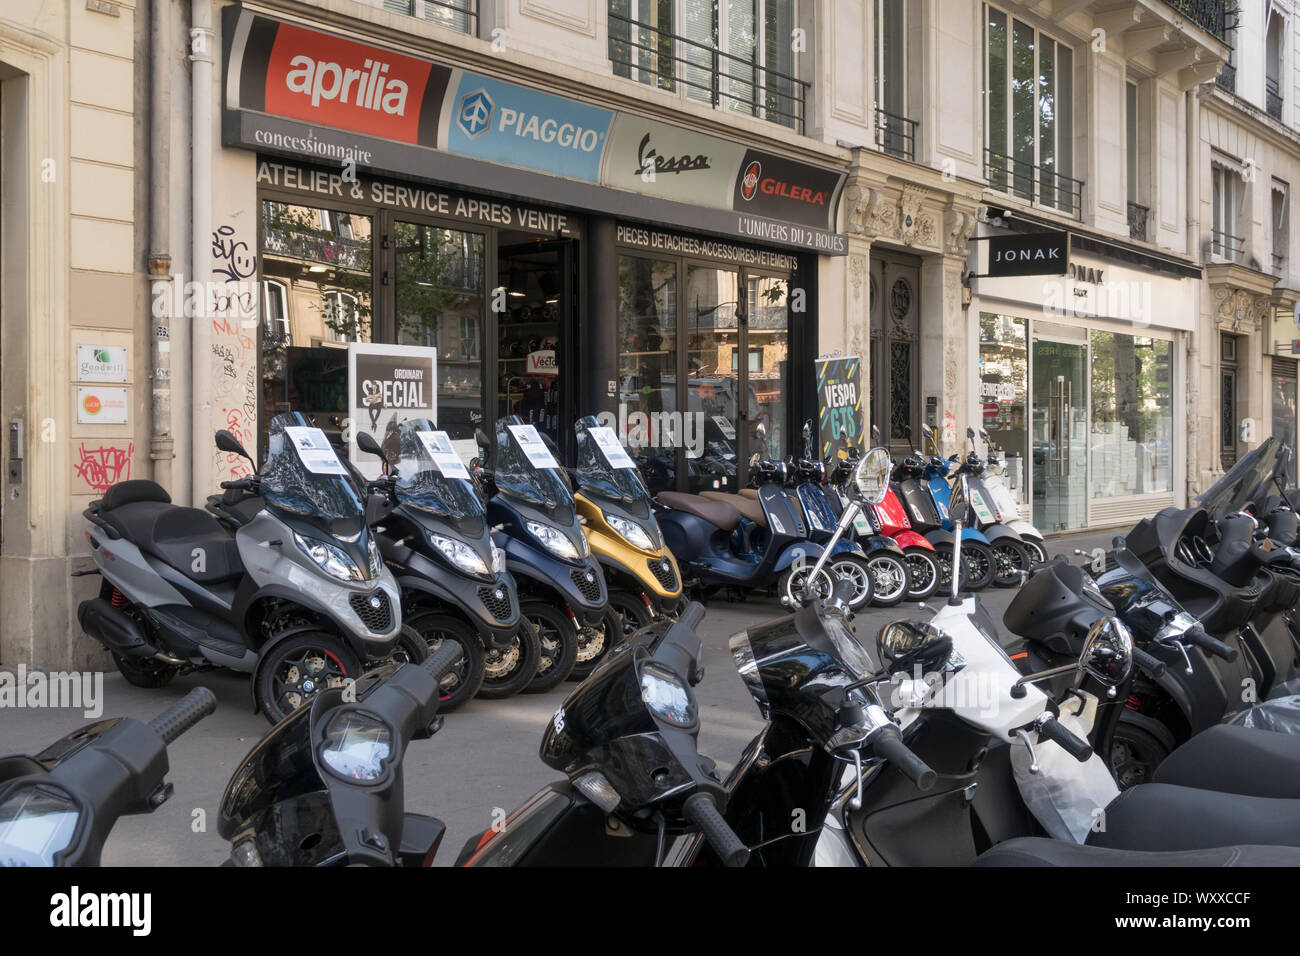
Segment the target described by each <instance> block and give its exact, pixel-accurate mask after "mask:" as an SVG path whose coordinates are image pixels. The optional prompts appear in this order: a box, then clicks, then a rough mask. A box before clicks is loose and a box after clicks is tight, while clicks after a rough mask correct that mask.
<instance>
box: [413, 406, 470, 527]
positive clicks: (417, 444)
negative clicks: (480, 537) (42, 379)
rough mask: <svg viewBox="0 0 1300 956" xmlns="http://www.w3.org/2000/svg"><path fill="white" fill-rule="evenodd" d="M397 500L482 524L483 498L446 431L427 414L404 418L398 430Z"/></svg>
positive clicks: (454, 520)
mask: <svg viewBox="0 0 1300 956" xmlns="http://www.w3.org/2000/svg"><path fill="white" fill-rule="evenodd" d="M397 446H398V458H397V481H396V494H397V500H398V501H399V502H400V503H402V504H405V505H410V506H411V507H412V508H416V509H418V510H420V511H425V512H428V513H429V514H431V515H435V516H437V517H439V518H443V519H445V520H447V521H450V522H451V523H453V524H456V525H463V526H473V525H478V526H481V525H482V522H483V520H484V510H483V502H482V501H481V500H480V499H479V496H478V493H477V492H476V491H475V490H474V485H473V483H472V482H471V481H470V476H469V471H468V470H467V469H466V468H465V466H464V464H462V463H461V461H460V458H459V456H458V455H457V454H456V451H455V449H454V448H452V447H451V443H450V441H449V440H448V439H447V433H446V432H440V431H438V430H437V429H436V428H435V427H434V424H433V422H431V421H429V419H427V418H414V419H411V420H410V421H405V422H402V425H401V428H400V429H399V431H398V434H397Z"/></svg>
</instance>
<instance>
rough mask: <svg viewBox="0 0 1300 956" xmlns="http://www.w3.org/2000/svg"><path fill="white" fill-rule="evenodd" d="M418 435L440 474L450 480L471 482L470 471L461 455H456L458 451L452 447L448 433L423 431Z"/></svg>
mask: <svg viewBox="0 0 1300 956" xmlns="http://www.w3.org/2000/svg"><path fill="white" fill-rule="evenodd" d="M416 434H417V435H419V436H420V443H421V444H422V445H424V450H425V451H426V452H428V454H429V457H430V458H432V459H433V463H434V464H435V465H437V466H438V470H439V471H440V472H442V473H443V474H444V475H446V476H447V477H448V478H464V479H465V480H467V481H468V480H469V470H468V469H467V468H466V467H465V463H464V462H463V461H461V460H460V455H458V454H456V449H455V448H454V447H453V446H452V444H451V438H449V437H448V435H447V433H446V432H424V431H421V432H416Z"/></svg>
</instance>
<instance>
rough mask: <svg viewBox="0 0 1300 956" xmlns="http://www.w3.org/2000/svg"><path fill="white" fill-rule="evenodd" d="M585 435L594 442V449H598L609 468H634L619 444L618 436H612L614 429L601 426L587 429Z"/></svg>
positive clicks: (632, 462)
mask: <svg viewBox="0 0 1300 956" xmlns="http://www.w3.org/2000/svg"><path fill="white" fill-rule="evenodd" d="M587 434H588V435H590V436H591V437H592V439H594V440H595V442H596V447H598V448H599V449H600V452H601V454H602V455H604V456H605V460H606V461H608V462H609V464H610V467H611V468H635V467H636V462H634V461H633V460H632V459H631V458H630V457H629V456H628V453H627V451H626V450H625V449H624V448H623V445H622V444H621V443H620V442H619V440H618V436H617V435H615V434H614V429H612V428H610V427H609V426H607V425H601V426H599V427H598V428H588V429H587Z"/></svg>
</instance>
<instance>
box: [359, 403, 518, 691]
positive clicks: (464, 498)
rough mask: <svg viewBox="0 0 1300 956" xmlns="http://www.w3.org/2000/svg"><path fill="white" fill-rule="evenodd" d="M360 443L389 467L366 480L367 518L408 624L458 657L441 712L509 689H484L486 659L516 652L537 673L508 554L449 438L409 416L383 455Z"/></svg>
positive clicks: (366, 440)
mask: <svg viewBox="0 0 1300 956" xmlns="http://www.w3.org/2000/svg"><path fill="white" fill-rule="evenodd" d="M357 444H358V445H359V446H360V448H361V450H362V451H364V452H366V453H368V454H372V455H376V456H378V457H379V458H380V460H381V461H383V463H384V468H385V474H384V475H383V476H382V477H381V478H379V479H377V480H375V481H371V482H369V488H370V490H371V492H372V494H371V497H370V501H369V503H368V506H367V510H366V518H367V521H368V522H369V524H370V525H371V527H372V528H373V529H374V532H375V538H376V541H377V542H378V544H379V551H380V554H381V555H382V556H383V559H384V563H385V564H386V565H388V568H389V570H391V571H392V572H393V576H394V577H395V578H396V580H397V585H398V587H399V588H401V592H402V620H403V621H404V622H405V623H406V624H407V625H408V626H409V627H412V628H414V629H415V630H416V631H417V632H419V634H420V636H421V637H423V638H424V639H425V640H426V641H427V642H428V644H429V647H430V649H431V650H436V649H437V648H438V647H440V646H442V644H443V643H444V642H451V643H453V644H455V645H456V646H458V647H459V648H460V650H461V656H460V658H459V659H458V660H457V662H456V664H455V666H454V667H452V668H451V669H450V670H449V671H448V672H447V674H446V675H445V676H444V677H443V688H442V695H441V709H442V711H443V712H444V713H445V712H447V711H450V710H453V709H455V708H456V707H458V706H460V705H461V704H463V703H464V702H465V701H467V700H469V699H470V698H472V697H473V696H474V695H476V694H480V695H481V696H483V697H488V698H492V697H502V696H505V695H506V694H508V693H510V692H512V691H513V690H514V689H516V688H515V687H514V686H513V685H512V684H511V683H510V682H506V683H505V685H504V686H502V685H501V684H500V683H498V682H496V681H493V682H492V683H490V684H486V683H485V677H486V667H485V654H488V653H490V654H492V655H493V659H494V660H496V659H497V658H500V657H502V656H504V655H507V654H509V655H515V656H517V657H518V658H519V659H520V670H521V671H523V670H526V669H527V667H528V666H532V667H533V668H534V669H535V668H536V666H537V662H538V660H539V658H540V654H541V648H540V644H539V642H538V639H537V635H536V633H535V631H534V629H533V627H532V626H531V625H530V624H529V623H528V622H527V621H526V620H524V619H523V618H522V616H521V614H520V606H519V596H518V594H517V591H516V587H515V580H514V578H513V577H512V576H511V574H510V572H509V571H507V570H506V560H505V552H504V551H502V550H501V549H500V548H498V547H497V546H496V545H495V544H493V543H492V533H491V532H492V529H491V526H490V525H489V524H488V518H487V513H486V511H485V509H484V506H483V502H482V501H481V500H480V498H479V495H478V491H477V487H476V485H475V484H474V482H473V481H472V479H471V477H470V473H469V471H468V470H467V469H466V468H465V466H464V465H463V464H462V463H461V461H460V459H459V458H458V457H457V454H456V452H455V450H454V449H453V448H452V446H451V443H450V440H449V439H448V438H447V434H446V432H441V431H438V430H437V429H436V428H435V427H434V424H433V423H432V422H431V421H429V420H428V419H424V418H420V419H411V420H408V421H405V422H403V423H402V424H401V426H400V428H399V429H398V433H397V435H396V436H395V440H394V441H393V442H392V443H391V444H390V445H389V446H388V447H387V448H381V447H380V445H379V444H378V443H377V442H376V441H375V439H374V438H372V437H371V436H370V434H369V433H367V432H360V433H358V435H357ZM435 456H436V457H435Z"/></svg>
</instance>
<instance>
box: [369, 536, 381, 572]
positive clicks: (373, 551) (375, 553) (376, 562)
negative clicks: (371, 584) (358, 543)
mask: <svg viewBox="0 0 1300 956" xmlns="http://www.w3.org/2000/svg"><path fill="white" fill-rule="evenodd" d="M366 557H367V558H368V559H369V561H370V578H371V580H373V579H375V578H377V577H379V571H380V569H381V568H383V566H384V559H383V558H382V557H381V556H380V554H379V545H377V544H375V539H374V538H367V539H366Z"/></svg>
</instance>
